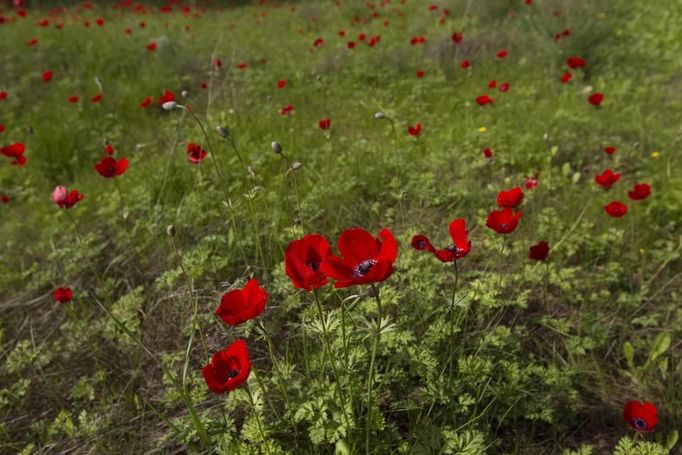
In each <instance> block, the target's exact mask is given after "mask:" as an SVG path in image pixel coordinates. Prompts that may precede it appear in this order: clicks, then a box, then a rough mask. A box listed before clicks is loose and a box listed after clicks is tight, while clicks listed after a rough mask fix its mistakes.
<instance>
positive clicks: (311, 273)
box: [284, 234, 331, 291]
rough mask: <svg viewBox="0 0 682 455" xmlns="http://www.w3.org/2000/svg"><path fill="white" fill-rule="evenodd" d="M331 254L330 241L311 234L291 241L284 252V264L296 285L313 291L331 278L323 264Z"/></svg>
mask: <svg viewBox="0 0 682 455" xmlns="http://www.w3.org/2000/svg"><path fill="white" fill-rule="evenodd" d="M330 254H331V248H330V247H329V242H328V241H327V239H326V238H325V237H324V236H322V235H319V234H309V235H306V236H305V237H303V238H301V239H299V240H294V241H292V242H291V243H289V245H288V246H287V249H286V252H285V253H284V264H285V268H286V273H287V275H288V276H289V278H290V279H291V282H292V283H293V284H294V287H295V288H297V289H305V290H306V291H312V290H313V289H317V288H319V287H321V286H324V285H325V284H327V283H328V282H329V279H328V278H327V275H325V274H324V272H323V271H322V269H321V266H322V262H324V259H325V258H326V257H327V256H329V255H330Z"/></svg>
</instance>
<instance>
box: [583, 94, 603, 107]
mask: <svg viewBox="0 0 682 455" xmlns="http://www.w3.org/2000/svg"><path fill="white" fill-rule="evenodd" d="M587 101H589V103H590V104H591V105H592V106H599V105H600V104H601V103H602V101H604V94H603V93H600V92H597V93H593V94H592V95H590V96H589V98H587Z"/></svg>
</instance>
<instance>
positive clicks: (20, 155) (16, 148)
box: [0, 142, 26, 166]
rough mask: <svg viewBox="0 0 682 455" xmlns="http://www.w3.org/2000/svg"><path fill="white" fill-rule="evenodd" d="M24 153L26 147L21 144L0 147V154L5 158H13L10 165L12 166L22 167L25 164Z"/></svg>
mask: <svg viewBox="0 0 682 455" xmlns="http://www.w3.org/2000/svg"><path fill="white" fill-rule="evenodd" d="M24 152H26V146H25V145H24V144H22V143H21V142H17V143H16V144H12V145H7V146H5V147H0V154H2V155H4V156H6V157H7V158H13V160H12V162H11V164H12V165H14V166H23V165H24V164H26V157H25V156H24Z"/></svg>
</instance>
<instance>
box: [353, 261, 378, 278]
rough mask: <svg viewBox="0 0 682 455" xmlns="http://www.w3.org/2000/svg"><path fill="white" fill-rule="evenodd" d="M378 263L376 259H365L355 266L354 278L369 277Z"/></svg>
mask: <svg viewBox="0 0 682 455" xmlns="http://www.w3.org/2000/svg"><path fill="white" fill-rule="evenodd" d="M376 263H377V260H376V259H365V260H364V261H362V262H361V263H359V264H358V265H356V266H355V268H354V269H353V276H355V277H358V276H365V275H367V274H368V273H369V271H370V270H372V267H374V266H375V265H376Z"/></svg>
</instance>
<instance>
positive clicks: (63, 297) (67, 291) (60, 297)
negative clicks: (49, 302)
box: [52, 288, 73, 304]
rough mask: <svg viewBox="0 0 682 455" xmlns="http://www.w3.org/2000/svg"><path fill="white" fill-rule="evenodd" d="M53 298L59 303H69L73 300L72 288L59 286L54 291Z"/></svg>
mask: <svg viewBox="0 0 682 455" xmlns="http://www.w3.org/2000/svg"><path fill="white" fill-rule="evenodd" d="M52 298H53V299H54V300H55V301H56V302H59V303H62V304H64V303H67V302H70V301H71V300H73V291H72V290H71V288H57V289H55V290H54V291H52Z"/></svg>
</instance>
